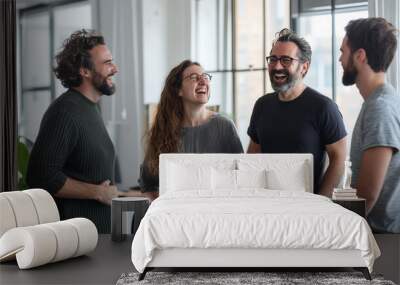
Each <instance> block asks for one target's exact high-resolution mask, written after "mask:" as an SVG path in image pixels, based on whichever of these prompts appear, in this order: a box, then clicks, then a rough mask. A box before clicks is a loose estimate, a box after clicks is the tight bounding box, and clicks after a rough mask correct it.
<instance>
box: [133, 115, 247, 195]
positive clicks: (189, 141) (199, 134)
mask: <svg viewBox="0 0 400 285" xmlns="http://www.w3.org/2000/svg"><path fill="white" fill-rule="evenodd" d="M181 142H182V144H181V149H180V150H179V152H181V153H242V152H243V147H242V143H241V142H240V139H239V136H238V134H237V132H236V128H235V125H234V124H233V122H232V121H231V120H230V119H227V118H225V117H223V116H221V115H219V114H215V115H214V116H212V117H211V118H210V120H209V121H208V122H206V123H204V124H202V125H200V126H196V127H186V128H183V129H182V132H181ZM138 182H139V185H140V188H141V189H142V191H143V192H153V191H158V183H159V181H158V175H156V176H154V175H151V174H150V173H149V170H148V168H147V166H146V161H144V162H143V165H142V166H141V169H140V178H139V181H138Z"/></svg>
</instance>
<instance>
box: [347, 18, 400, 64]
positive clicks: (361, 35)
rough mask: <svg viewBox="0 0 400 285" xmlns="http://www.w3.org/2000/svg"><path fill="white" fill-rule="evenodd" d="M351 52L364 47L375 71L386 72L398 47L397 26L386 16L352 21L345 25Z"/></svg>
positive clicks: (369, 62)
mask: <svg viewBox="0 0 400 285" xmlns="http://www.w3.org/2000/svg"><path fill="white" fill-rule="evenodd" d="M345 30H346V36H347V43H348V45H349V47H350V50H351V52H355V51H356V50H358V49H360V48H362V49H364V50H365V53H366V55H367V59H368V64H369V66H370V67H371V68H372V70H373V71H375V72H380V71H383V72H385V71H386V70H387V69H388V67H389V65H390V63H391V62H392V60H393V57H394V54H395V52H396V48H397V39H396V35H395V34H396V32H397V30H396V29H395V27H394V26H393V25H392V24H391V23H389V22H388V21H386V20H385V19H384V18H365V19H357V20H353V21H350V22H349V23H348V24H347V26H346V27H345Z"/></svg>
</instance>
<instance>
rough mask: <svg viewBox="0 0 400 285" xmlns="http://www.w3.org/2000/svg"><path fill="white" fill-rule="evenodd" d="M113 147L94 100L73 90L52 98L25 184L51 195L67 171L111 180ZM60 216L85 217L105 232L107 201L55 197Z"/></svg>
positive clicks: (82, 178)
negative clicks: (102, 202)
mask: <svg viewBox="0 0 400 285" xmlns="http://www.w3.org/2000/svg"><path fill="white" fill-rule="evenodd" d="M114 164H115V151H114V146H113V143H112V141H111V139H110V137H109V135H108V133H107V130H106V128H105V126H104V122H103V119H102V117H101V114H100V110H99V107H98V105H97V104H95V103H93V102H92V101H90V100H89V99H87V98H86V97H85V96H84V95H82V94H80V93H79V92H77V91H75V90H72V89H71V90H69V91H67V92H66V93H64V94H63V95H61V96H60V97H59V98H57V99H56V100H55V101H54V102H53V103H52V104H51V105H50V107H49V108H48V110H47V111H46V113H45V114H44V117H43V119H42V122H41V125H40V130H39V134H38V136H37V138H36V142H35V144H34V146H33V149H32V152H31V155H30V160H29V164H28V173H27V182H28V185H29V187H32V188H33V187H35V188H43V189H45V190H47V191H49V192H50V193H51V194H52V195H54V194H55V193H57V191H59V190H60V189H61V187H62V186H63V185H64V183H65V181H66V179H67V177H69V178H73V179H76V180H79V181H82V182H87V183H92V184H100V183H101V182H103V181H105V180H110V181H111V183H113V182H114ZM56 202H57V206H58V208H59V211H60V216H61V219H69V218H73V217H86V218H88V219H90V220H92V221H93V222H94V223H95V224H96V226H97V229H98V231H99V232H100V233H107V232H110V207H109V206H107V205H104V204H101V203H99V202H96V201H94V200H81V199H56Z"/></svg>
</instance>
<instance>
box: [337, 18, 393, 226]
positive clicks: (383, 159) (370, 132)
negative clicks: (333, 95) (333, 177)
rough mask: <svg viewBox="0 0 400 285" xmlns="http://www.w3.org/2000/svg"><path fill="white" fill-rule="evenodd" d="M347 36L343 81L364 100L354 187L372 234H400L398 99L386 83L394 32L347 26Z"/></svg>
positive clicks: (366, 24) (377, 21) (370, 23)
mask: <svg viewBox="0 0 400 285" xmlns="http://www.w3.org/2000/svg"><path fill="white" fill-rule="evenodd" d="M345 30H346V36H345V38H344V39H343V43H342V46H341V48H340V51H341V52H342V54H341V57H340V61H341V63H342V66H343V70H344V72H343V78H342V81H343V84H344V85H352V84H356V86H357V88H358V89H359V91H360V93H361V95H362V97H363V99H364V103H363V105H362V108H361V111H360V114H359V116H358V119H357V122H356V125H355V127H354V130H353V136H352V141H351V152H350V158H351V161H352V166H353V169H352V170H353V177H352V181H353V185H352V186H353V187H354V188H356V189H357V193H358V195H359V196H360V197H363V198H365V199H366V201H367V213H368V222H369V223H370V225H371V227H372V228H373V230H374V231H376V232H392V233H400V153H399V149H400V96H399V95H398V94H397V93H396V91H395V89H394V88H393V86H391V85H390V84H388V83H387V82H385V72H386V70H387V69H388V67H389V65H390V63H391V61H392V59H393V56H394V53H395V51H396V48H397V39H396V36H395V31H396V30H395V28H394V27H393V25H392V24H390V23H389V22H387V21H386V20H385V19H383V18H367V19H358V20H354V21H350V22H349V24H348V25H347V26H346V28H345Z"/></svg>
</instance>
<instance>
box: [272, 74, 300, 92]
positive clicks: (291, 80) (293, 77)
mask: <svg viewBox="0 0 400 285" xmlns="http://www.w3.org/2000/svg"><path fill="white" fill-rule="evenodd" d="M275 74H283V75H285V76H286V82H285V83H283V84H281V83H277V82H275V81H274V75H275ZM300 77H301V75H300V74H299V73H298V69H297V70H296V72H295V73H290V72H289V71H288V70H287V69H280V70H276V69H273V70H271V71H270V72H269V79H270V81H271V85H272V88H273V89H274V90H275V92H278V93H279V92H283V93H285V92H287V91H288V90H289V89H291V88H292V87H293V86H295V85H296V83H297V82H298V81H299V79H300Z"/></svg>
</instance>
